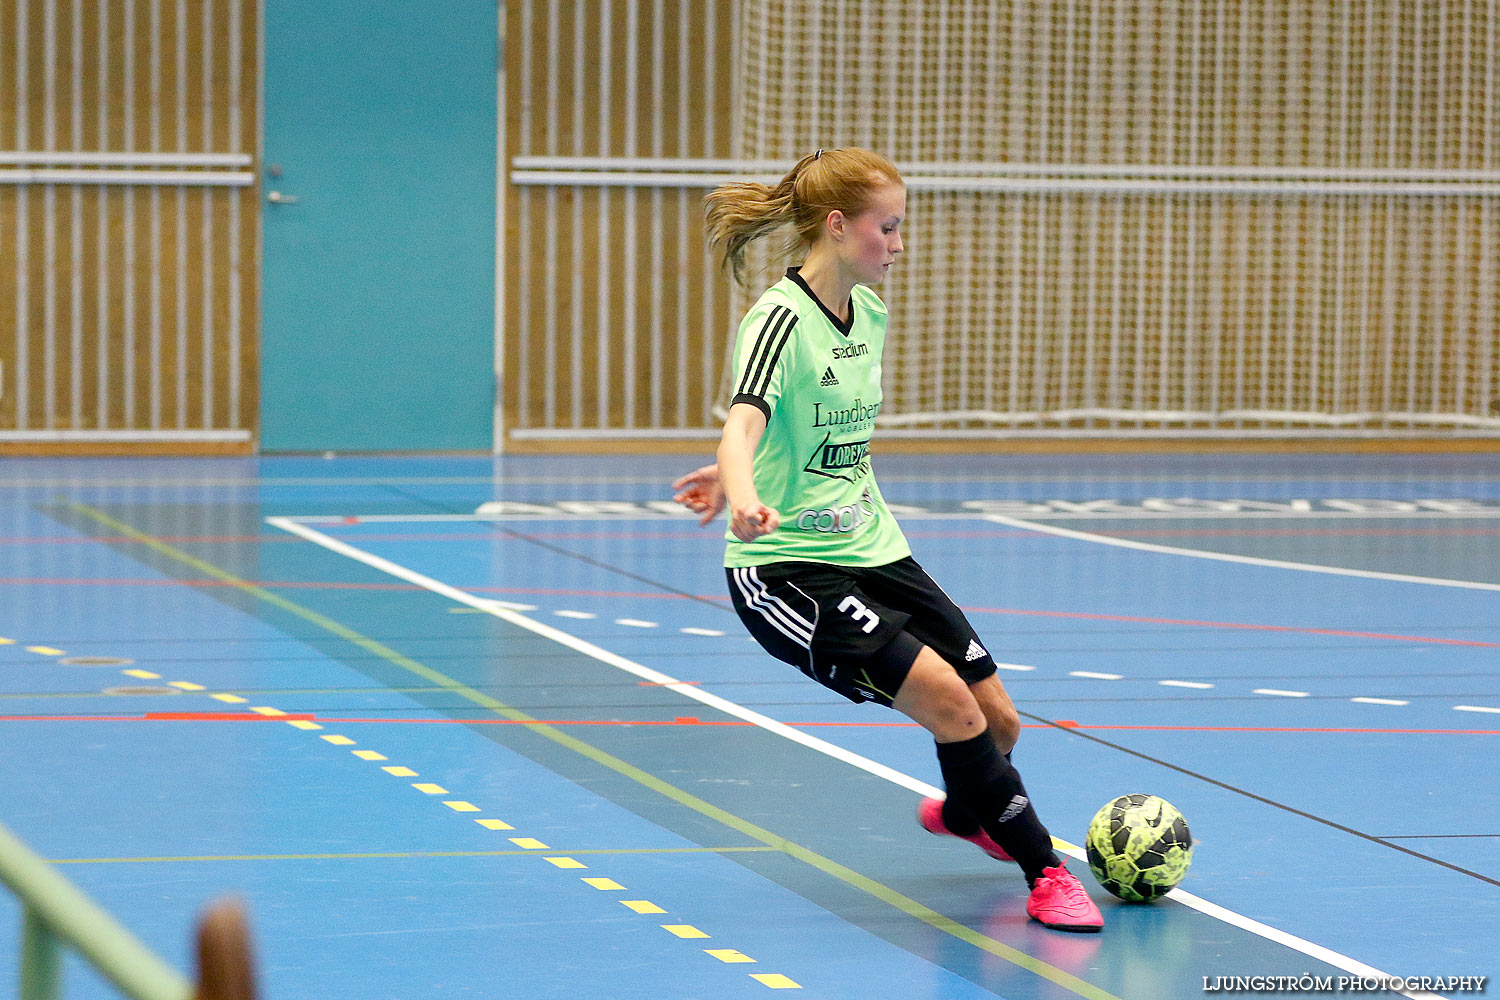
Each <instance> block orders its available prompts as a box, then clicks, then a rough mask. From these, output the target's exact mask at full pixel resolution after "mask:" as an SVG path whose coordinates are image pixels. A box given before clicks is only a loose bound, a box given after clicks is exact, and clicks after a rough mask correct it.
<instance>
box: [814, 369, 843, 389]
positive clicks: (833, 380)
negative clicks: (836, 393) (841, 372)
mask: <svg viewBox="0 0 1500 1000" xmlns="http://www.w3.org/2000/svg"><path fill="white" fill-rule="evenodd" d="M818 384H819V385H821V386H823V387H824V388H827V387H828V386H830V385H838V384H839V380H838V376H836V375H834V374H833V369H832V368H830V369H828V370H827V371H826V372H824V373H823V381H822V382H820V383H818Z"/></svg>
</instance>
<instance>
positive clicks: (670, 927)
mask: <svg viewBox="0 0 1500 1000" xmlns="http://www.w3.org/2000/svg"><path fill="white" fill-rule="evenodd" d="M74 507H75V509H77V510H79V511H81V512H83V513H84V514H86V515H87V516H89V517H91V518H93V519H94V520H96V521H99V522H100V523H102V524H107V525H109V526H111V527H113V528H114V529H115V530H116V531H118V532H119V533H120V534H122V535H124V536H126V537H132V538H138V539H140V540H142V541H144V542H146V543H147V544H148V545H149V546H150V547H152V548H153V549H156V550H157V551H160V552H162V553H163V554H165V555H168V556H170V557H172V558H174V559H177V560H179V561H182V562H186V563H188V564H190V565H194V566H196V567H198V568H200V569H203V570H204V571H206V572H208V573H209V575H211V576H213V577H215V578H217V579H222V580H225V581H226V582H229V583H232V584H234V585H235V586H237V587H239V588H241V590H242V591H243V592H245V593H247V594H250V595H252V596H255V597H258V598H260V599H263V600H266V601H268V602H270V603H272V604H275V605H277V606H278V607H283V608H285V609H287V610H290V611H292V612H294V613H296V614H298V615H299V616H300V617H303V618H305V619H306V620H308V621H311V622H313V623H314V624H318V625H321V626H323V627H325V628H328V629H329V630H330V631H332V632H334V633H335V634H336V635H340V636H341V637H343V638H347V639H349V640H350V641H351V642H355V643H356V644H357V645H360V646H361V647H363V648H366V649H371V650H372V651H375V652H377V653H379V654H380V655H381V656H383V657H385V658H387V659H389V660H391V661H392V662H393V663H397V664H398V665H400V666H403V667H406V668H407V669H412V668H417V672H419V673H422V672H423V668H422V667H421V664H418V663H416V662H415V661H409V660H407V659H406V658H404V657H400V656H399V655H398V654H394V653H393V652H391V651H388V650H387V649H385V647H382V646H380V645H379V644H378V643H375V642H374V641H373V640H370V639H368V638H366V637H364V636H361V635H359V634H358V633H355V632H353V630H351V629H348V628H347V627H345V626H342V625H340V624H339V623H337V622H334V621H333V620H332V619H328V618H325V617H324V616H321V615H317V614H315V613H314V612H311V611H308V610H307V609H305V608H303V607H301V606H300V605H296V604H294V603H292V602H290V601H286V600H285V599H282V598H279V597H278V596H277V595H274V594H271V593H269V592H267V591H265V590H263V589H262V588H259V587H255V586H253V585H251V584H248V583H246V582H245V581H243V580H240V579H239V578H238V577H235V576H233V575H232V574H230V573H228V572H226V571H225V570H222V569H220V568H219V567H216V566H213V565H211V564H209V563H205V562H203V561H202V560H198V559H195V558H193V557H192V556H188V555H186V554H185V553H182V552H180V551H178V550H176V549H174V548H172V547H171V546H169V545H167V544H165V543H164V542H161V541H159V540H158V539H155V538H152V537H151V536H149V535H146V534H144V533H142V532H139V531H137V530H136V529H134V528H131V527H130V526H129V525H127V524H124V523H122V522H119V521H115V520H114V519H112V518H110V517H108V516H107V515H105V514H103V513H101V512H99V511H96V510H93V509H92V508H89V507H85V506H83V505H81V504H80V505H74ZM575 614H577V613H575ZM577 617H585V615H583V614H577ZM587 617H591V618H592V617H594V616H593V615H591V614H589V615H587ZM33 651H36V650H35V649H34V650H33ZM47 655H54V656H62V655H65V654H64V653H63V651H61V650H56V651H50V652H48V653H47ZM212 697H214V698H216V699H217V700H219V701H224V702H228V703H231V704H233V703H243V702H245V700H246V699H244V698H241V697H239V696H237V695H227V694H219V695H213V696H212ZM471 700H475V701H476V702H480V699H479V698H478V696H477V695H474V696H472V698H471ZM482 703H484V704H486V707H493V708H495V709H496V710H497V711H500V710H501V709H502V708H503V706H500V705H499V704H498V703H495V704H490V703H489V702H482ZM281 714H284V713H281ZM502 714H506V713H502ZM533 721H534V720H533ZM538 728H539V729H540V728H541V727H538ZM322 738H323V739H325V740H327V741H328V742H330V743H336V744H339V745H349V744H352V743H353V742H354V741H353V740H348V739H345V738H342V737H331V736H324V737H322ZM575 749H576V748H575ZM382 759H383V758H382ZM414 787H416V788H418V789H420V790H422V791H424V792H427V794H439V793H441V792H442V789H439V788H438V787H437V786H428V787H427V788H423V786H421V785H414ZM429 789H436V791H431V790H429ZM695 808H696V805H695ZM700 811H702V810H700ZM547 861H548V863H550V864H552V865H554V866H555V867H558V868H569V869H576V868H587V867H588V866H587V865H585V864H583V863H582V862H580V861H577V860H576V859H574V858H568V857H549V858H547ZM636 902H639V903H645V901H636ZM661 926H662V927H663V928H664V929H666V930H667V931H669V932H671V933H672V934H674V935H676V936H678V937H682V938H687V937H692V938H707V937H709V935H708V934H705V933H704V932H702V931H700V930H698V929H697V928H695V927H692V926H691V925H688V924H662V925H661ZM726 953H727V950H726ZM735 954H738V953H735ZM721 960H728V959H721ZM751 978H753V979H755V980H756V981H757V982H760V983H761V984H762V985H764V986H766V987H768V988H770V989H800V988H801V987H800V986H799V984H797V983H796V982H793V981H792V980H791V979H789V978H787V977H786V976H783V975H780V974H778V973H759V974H752V975H751ZM1106 996H1107V994H1106ZM1111 1000H1113V998H1111Z"/></svg>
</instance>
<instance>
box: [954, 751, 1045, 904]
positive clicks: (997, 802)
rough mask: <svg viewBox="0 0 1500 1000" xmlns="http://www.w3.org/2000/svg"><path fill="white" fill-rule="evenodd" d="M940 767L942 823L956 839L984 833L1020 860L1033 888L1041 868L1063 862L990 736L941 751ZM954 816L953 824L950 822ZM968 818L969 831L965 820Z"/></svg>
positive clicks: (1012, 768) (1011, 766)
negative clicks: (944, 790)
mask: <svg viewBox="0 0 1500 1000" xmlns="http://www.w3.org/2000/svg"><path fill="white" fill-rule="evenodd" d="M937 756H938V765H939V767H941V768H942V772H943V782H944V783H945V784H946V785H947V786H948V801H947V802H946V803H944V805H943V823H944V825H945V826H948V829H949V830H952V831H953V832H954V833H959V834H964V833H973V832H974V830H976V829H978V828H980V827H983V828H984V832H985V833H988V834H989V835H990V837H992V838H993V839H994V841H995V843H997V844H999V845H1000V846H1001V847H1003V848H1005V852H1006V853H1007V854H1009V855H1010V856H1011V857H1013V858H1015V859H1016V862H1017V863H1018V864H1019V865H1020V866H1021V871H1023V872H1025V874H1026V881H1027V882H1028V883H1029V882H1034V881H1036V880H1037V879H1038V878H1040V877H1041V875H1042V869H1043V868H1054V867H1056V866H1057V865H1059V864H1061V863H1062V862H1061V860H1060V859H1059V858H1058V856H1057V855H1056V854H1055V853H1054V852H1053V850H1052V837H1051V835H1050V834H1048V833H1047V828H1046V827H1044V826H1042V822H1041V820H1040V819H1038V818H1037V815H1036V809H1035V808H1033V807H1032V805H1031V802H1030V799H1029V798H1028V797H1027V795H1026V789H1025V787H1024V786H1023V785H1022V784H1021V776H1020V774H1018V773H1017V772H1016V769H1015V767H1014V766H1013V765H1012V764H1011V762H1010V759H1009V757H1008V756H1005V755H1002V754H1001V753H1000V751H999V749H998V748H997V747H996V746H995V741H994V740H993V739H991V738H990V734H989V732H988V731H986V732H983V733H980V734H979V735H978V736H975V737H974V738H972V739H967V740H961V741H959V742H958V743H939V744H938V745H937ZM950 814H951V815H952V816H953V820H954V823H956V824H958V826H954V825H950V824H949V822H948V819H949V816H950ZM966 817H967V825H965V818H966Z"/></svg>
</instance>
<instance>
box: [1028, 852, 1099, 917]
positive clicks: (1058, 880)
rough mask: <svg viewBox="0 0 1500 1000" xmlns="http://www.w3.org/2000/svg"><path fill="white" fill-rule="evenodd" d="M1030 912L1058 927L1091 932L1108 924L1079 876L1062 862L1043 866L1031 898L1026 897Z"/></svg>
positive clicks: (1033, 887) (1033, 915)
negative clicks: (1051, 866)
mask: <svg viewBox="0 0 1500 1000" xmlns="http://www.w3.org/2000/svg"><path fill="white" fill-rule="evenodd" d="M1026 912H1027V913H1029V914H1031V919H1033V920H1036V921H1039V922H1040V923H1041V924H1042V925H1043V926H1046V927H1051V928H1052V929H1053V930H1057V931H1083V932H1085V933H1091V932H1094V931H1098V930H1099V929H1100V928H1102V927H1103V926H1104V917H1103V916H1101V915H1100V913H1099V907H1097V906H1095V905H1094V901H1093V900H1092V899H1089V894H1088V893H1087V892H1085V891H1084V890H1083V886H1082V885H1080V884H1079V882H1078V879H1077V877H1076V876H1074V874H1073V873H1072V872H1070V871H1068V870H1067V869H1066V868H1064V867H1063V866H1062V865H1058V866H1057V867H1056V868H1043V869H1042V877H1041V878H1039V879H1037V880H1036V884H1035V885H1033V886H1032V887H1031V898H1030V899H1028V900H1026Z"/></svg>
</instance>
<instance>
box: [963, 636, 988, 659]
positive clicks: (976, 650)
mask: <svg viewBox="0 0 1500 1000" xmlns="http://www.w3.org/2000/svg"><path fill="white" fill-rule="evenodd" d="M988 655H989V654H988V653H986V652H985V651H984V647H983V646H981V645H980V644H979V643H977V642H975V641H974V640H973V639H970V640H969V651H968V652H967V653H965V654H964V662H965V663H972V662H973V661H975V660H977V659H979V658H980V657H981V656H988Z"/></svg>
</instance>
